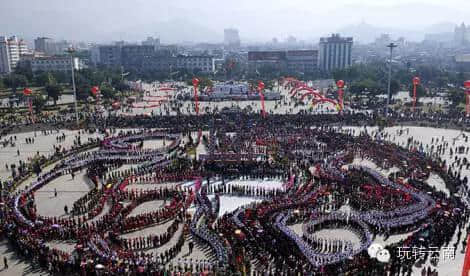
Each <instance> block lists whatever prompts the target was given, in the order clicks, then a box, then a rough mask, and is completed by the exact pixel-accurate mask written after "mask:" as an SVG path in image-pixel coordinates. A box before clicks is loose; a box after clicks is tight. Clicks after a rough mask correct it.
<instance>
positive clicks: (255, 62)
mask: <svg viewBox="0 0 470 276" xmlns="http://www.w3.org/2000/svg"><path fill="white" fill-rule="evenodd" d="M264 66H267V67H271V68H273V69H275V70H280V71H284V72H289V73H310V72H313V71H314V70H316V69H317V68H318V51H317V50H290V51H249V52H248V69H249V71H251V72H254V71H257V70H258V69H259V68H261V67H264Z"/></svg>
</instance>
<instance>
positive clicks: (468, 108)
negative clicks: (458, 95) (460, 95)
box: [463, 80, 470, 117]
mask: <svg viewBox="0 0 470 276" xmlns="http://www.w3.org/2000/svg"><path fill="white" fill-rule="evenodd" d="M463 86H464V87H465V112H466V115H467V117H468V116H470V80H467V81H465V82H464V83H463Z"/></svg>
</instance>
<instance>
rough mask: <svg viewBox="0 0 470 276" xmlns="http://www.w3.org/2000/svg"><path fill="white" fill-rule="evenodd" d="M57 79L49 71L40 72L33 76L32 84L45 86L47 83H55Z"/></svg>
mask: <svg viewBox="0 0 470 276" xmlns="http://www.w3.org/2000/svg"><path fill="white" fill-rule="evenodd" d="M56 83H57V81H56V79H55V77H54V75H53V74H52V73H50V72H43V73H40V74H37V75H36V76H35V77H34V85H36V86H47V85H49V84H56Z"/></svg>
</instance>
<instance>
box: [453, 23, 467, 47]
mask: <svg viewBox="0 0 470 276" xmlns="http://www.w3.org/2000/svg"><path fill="white" fill-rule="evenodd" d="M454 43H455V45H456V46H468V45H470V26H469V27H467V26H465V23H462V24H461V25H460V27H459V26H457V27H455V31H454Z"/></svg>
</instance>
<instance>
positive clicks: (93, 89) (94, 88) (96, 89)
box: [91, 86, 100, 96]
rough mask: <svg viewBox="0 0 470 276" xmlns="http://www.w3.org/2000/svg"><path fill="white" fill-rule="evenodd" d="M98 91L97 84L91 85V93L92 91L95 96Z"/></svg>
mask: <svg viewBox="0 0 470 276" xmlns="http://www.w3.org/2000/svg"><path fill="white" fill-rule="evenodd" d="M99 91H100V88H99V87H98V86H93V87H92V88H91V93H93V95H95V96H96V94H98V92H99Z"/></svg>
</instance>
